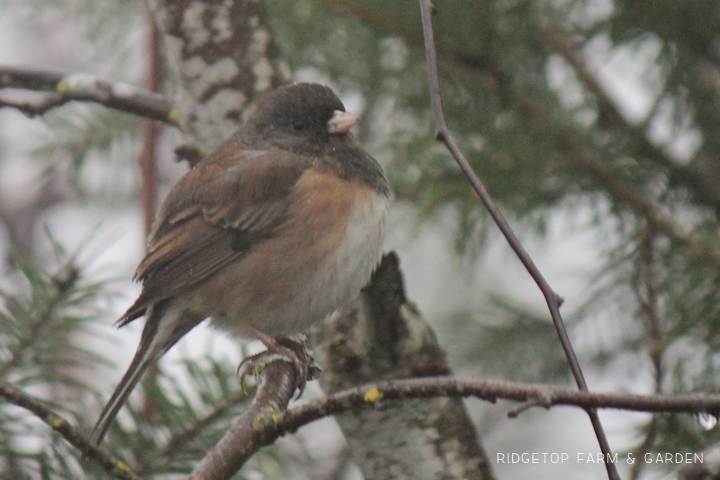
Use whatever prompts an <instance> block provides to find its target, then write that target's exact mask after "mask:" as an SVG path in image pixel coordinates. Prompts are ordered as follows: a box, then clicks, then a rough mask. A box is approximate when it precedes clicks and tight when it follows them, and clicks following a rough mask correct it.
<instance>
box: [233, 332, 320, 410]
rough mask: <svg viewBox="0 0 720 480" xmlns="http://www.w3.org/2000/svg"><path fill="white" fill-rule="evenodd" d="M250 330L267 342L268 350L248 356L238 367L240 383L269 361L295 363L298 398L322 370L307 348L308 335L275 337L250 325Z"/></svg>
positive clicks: (243, 382) (259, 338) (255, 373)
mask: <svg viewBox="0 0 720 480" xmlns="http://www.w3.org/2000/svg"><path fill="white" fill-rule="evenodd" d="M249 329H250V331H251V332H252V334H253V335H255V337H256V338H257V339H258V340H260V341H261V342H263V343H264V344H265V347H267V350H265V351H264V352H260V353H257V354H255V355H252V356H250V357H247V358H246V359H245V360H243V361H242V362H241V363H240V366H239V367H238V375H240V383H241V384H242V385H244V384H245V378H246V377H247V376H248V375H249V374H251V373H252V374H253V375H257V373H258V372H259V371H260V369H262V368H263V367H264V366H265V365H267V364H268V363H270V362H272V361H275V360H283V361H286V362H289V363H292V364H293V367H294V368H295V374H296V375H297V378H298V394H297V396H296V397H295V398H296V399H298V398H300V396H301V395H302V394H303V392H304V391H305V384H306V383H307V381H308V380H312V379H313V377H314V375H315V374H316V373H317V372H318V371H319V370H320V369H319V368H318V367H317V366H316V365H315V363H314V361H313V358H312V352H311V351H310V350H309V349H308V348H307V337H305V335H297V336H295V337H294V338H290V337H281V338H278V339H275V338H273V337H271V336H269V335H267V334H266V333H264V332H261V331H259V330H258V329H256V328H254V327H252V326H250V327H249Z"/></svg>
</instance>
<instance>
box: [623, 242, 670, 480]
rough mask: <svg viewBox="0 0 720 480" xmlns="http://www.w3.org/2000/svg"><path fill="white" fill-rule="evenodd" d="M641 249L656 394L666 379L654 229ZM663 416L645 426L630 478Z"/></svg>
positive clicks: (641, 296)
mask: <svg viewBox="0 0 720 480" xmlns="http://www.w3.org/2000/svg"><path fill="white" fill-rule="evenodd" d="M638 243H639V249H638V259H637V287H636V288H637V296H638V301H639V302H640V309H641V312H642V317H643V320H644V324H645V333H646V334H647V337H648V343H649V346H648V353H649V354H650V359H651V360H652V364H653V370H654V377H655V378H654V382H655V393H656V394H660V393H662V382H663V376H664V375H663V368H662V357H663V351H664V346H663V341H662V333H661V330H660V315H659V312H658V298H657V292H656V290H655V276H654V272H653V265H654V258H653V232H652V230H651V229H649V228H644V229H643V230H642V231H641V232H640V238H639V242H638ZM658 429H659V418H658V416H657V415H653V417H652V418H651V419H650V422H649V423H648V424H647V426H646V428H645V438H644V439H643V441H642V443H641V444H640V445H639V446H638V447H637V448H636V449H635V458H636V459H637V461H636V462H635V463H634V464H633V466H632V469H631V470H630V480H637V479H638V478H639V477H640V472H641V471H642V468H643V467H644V466H645V454H646V453H647V452H649V451H650V449H651V448H652V446H653V445H654V444H655V439H656V438H657V435H658Z"/></svg>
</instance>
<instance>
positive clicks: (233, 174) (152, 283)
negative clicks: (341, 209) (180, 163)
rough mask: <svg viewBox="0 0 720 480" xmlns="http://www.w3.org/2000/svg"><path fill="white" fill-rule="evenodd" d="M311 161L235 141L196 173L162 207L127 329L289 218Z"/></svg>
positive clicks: (126, 318)
mask: <svg viewBox="0 0 720 480" xmlns="http://www.w3.org/2000/svg"><path fill="white" fill-rule="evenodd" d="M311 164H312V159H311V158H309V157H304V156H300V155H297V154H293V153H291V152H288V151H284V150H278V149H273V150H268V151H258V150H238V149H237V147H236V146H235V145H233V144H231V143H230V142H228V143H226V144H225V145H223V146H221V147H220V148H219V149H218V150H216V151H215V152H213V153H212V154H211V155H210V156H209V157H207V158H206V159H205V160H203V161H202V162H200V163H199V164H198V165H197V166H196V167H195V168H194V169H193V170H191V171H189V172H188V173H187V174H186V175H185V176H184V177H183V178H181V179H180V181H179V182H178V183H177V184H176V185H175V186H174V187H173V188H172V190H171V191H170V193H169V194H168V196H167V198H166V199H165V201H164V202H163V205H162V207H161V208H160V211H159V212H158V217H157V219H156V220H155V224H154V226H153V231H152V232H151V234H150V238H149V242H148V247H149V250H148V253H147V255H146V257H145V259H144V260H143V261H142V262H141V263H140V266H139V267H138V269H137V272H136V274H135V278H136V279H137V280H139V281H142V282H143V291H142V293H141V294H140V297H139V298H138V299H137V301H136V302H135V303H134V304H133V305H132V307H130V309H128V311H127V312H126V313H125V315H123V317H122V318H121V319H120V320H119V322H118V323H119V324H120V326H122V325H125V324H127V323H129V322H131V321H132V320H134V319H135V318H138V317H140V316H142V315H143V314H144V313H145V310H146V309H147V308H148V307H149V306H151V305H153V304H155V303H158V302H160V301H163V300H166V299H168V298H171V297H173V296H175V295H178V294H182V293H183V292H185V291H187V290H188V288H190V287H192V286H193V285H195V284H197V283H198V282H200V281H202V280H204V279H205V278H207V277H209V276H210V275H212V274H213V273H215V272H217V271H218V270H220V269H221V268H223V267H224V266H226V265H228V264H230V263H232V262H234V261H236V260H238V259H239V258H241V257H242V256H243V255H245V254H246V253H247V252H248V251H249V250H250V249H251V248H252V246H253V245H254V244H255V243H257V242H259V241H262V239H264V238H268V237H270V236H272V235H273V232H274V231H275V230H276V228H277V227H278V226H279V225H281V224H282V223H283V222H284V221H285V217H286V212H287V209H288V206H289V204H290V202H291V199H292V194H293V193H292V189H293V187H294V185H295V183H296V182H297V180H298V179H299V177H300V176H301V175H302V174H303V172H304V171H305V170H306V169H307V168H308V167H310V166H311Z"/></svg>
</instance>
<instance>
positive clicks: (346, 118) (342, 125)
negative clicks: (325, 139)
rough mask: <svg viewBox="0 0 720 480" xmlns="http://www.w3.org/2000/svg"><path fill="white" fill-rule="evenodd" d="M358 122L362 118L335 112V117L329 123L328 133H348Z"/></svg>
mask: <svg viewBox="0 0 720 480" xmlns="http://www.w3.org/2000/svg"><path fill="white" fill-rule="evenodd" d="M358 121H360V117H358V116H357V115H353V114H352V113H348V112H343V111H341V110H335V111H334V112H333V116H332V117H331V118H330V120H329V121H328V132H330V133H331V134H341V133H347V132H348V131H350V129H351V128H352V127H354V126H355V125H356V124H357V123H358Z"/></svg>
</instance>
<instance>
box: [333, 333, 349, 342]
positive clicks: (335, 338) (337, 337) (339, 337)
mask: <svg viewBox="0 0 720 480" xmlns="http://www.w3.org/2000/svg"><path fill="white" fill-rule="evenodd" d="M345 340H347V336H346V335H345V334H344V333H336V334H335V335H334V336H333V339H332V343H333V345H338V344H340V343H343V342H344V341H345Z"/></svg>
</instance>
